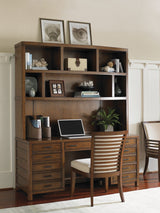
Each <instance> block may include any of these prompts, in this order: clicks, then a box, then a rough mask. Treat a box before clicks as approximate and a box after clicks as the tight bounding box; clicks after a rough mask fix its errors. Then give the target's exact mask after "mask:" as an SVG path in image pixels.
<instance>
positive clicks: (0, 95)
mask: <svg viewBox="0 0 160 213" xmlns="http://www.w3.org/2000/svg"><path fill="white" fill-rule="evenodd" d="M14 85H15V84H14V57H13V54H9V53H8V54H6V53H0V188H8V187H13V186H14V178H15V133H14V122H15V117H14V110H15V107H14V106H15V102H14V97H15V95H14Z"/></svg>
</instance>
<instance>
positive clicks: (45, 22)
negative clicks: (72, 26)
mask: <svg viewBox="0 0 160 213" xmlns="http://www.w3.org/2000/svg"><path fill="white" fill-rule="evenodd" d="M40 25H41V35H42V42H48V43H61V44H64V40H65V39H64V21H63V20H56V19H44V18H40Z"/></svg>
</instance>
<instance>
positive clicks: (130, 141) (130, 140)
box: [125, 138, 137, 146]
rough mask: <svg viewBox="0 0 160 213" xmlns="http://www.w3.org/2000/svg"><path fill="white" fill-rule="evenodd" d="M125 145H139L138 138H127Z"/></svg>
mask: <svg viewBox="0 0 160 213" xmlns="http://www.w3.org/2000/svg"><path fill="white" fill-rule="evenodd" d="M125 145H126V146H128V145H137V138H126V143H125Z"/></svg>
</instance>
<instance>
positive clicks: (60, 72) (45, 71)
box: [26, 70, 126, 76]
mask: <svg viewBox="0 0 160 213" xmlns="http://www.w3.org/2000/svg"><path fill="white" fill-rule="evenodd" d="M26 73H46V74H66V75H69V74H74V75H79V74H82V75H115V76H126V73H116V72H97V71H68V70H26Z"/></svg>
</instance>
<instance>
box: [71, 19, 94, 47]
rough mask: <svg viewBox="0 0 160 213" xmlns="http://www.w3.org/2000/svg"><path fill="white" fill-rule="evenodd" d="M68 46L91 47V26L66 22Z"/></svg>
mask: <svg viewBox="0 0 160 213" xmlns="http://www.w3.org/2000/svg"><path fill="white" fill-rule="evenodd" d="M68 26H69V37H70V44H80V45H92V36H91V24H90V23H84V22H74V21H68Z"/></svg>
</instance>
